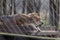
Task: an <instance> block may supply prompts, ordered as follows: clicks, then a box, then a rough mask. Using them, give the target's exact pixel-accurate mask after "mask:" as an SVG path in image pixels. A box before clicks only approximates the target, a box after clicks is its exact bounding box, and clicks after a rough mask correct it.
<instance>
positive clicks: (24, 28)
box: [0, 13, 42, 35]
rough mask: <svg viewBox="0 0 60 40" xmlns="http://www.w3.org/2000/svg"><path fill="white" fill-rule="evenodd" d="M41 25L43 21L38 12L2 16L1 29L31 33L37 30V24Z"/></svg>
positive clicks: (10, 31) (0, 19)
mask: <svg viewBox="0 0 60 40" xmlns="http://www.w3.org/2000/svg"><path fill="white" fill-rule="evenodd" d="M41 25H42V22H41V21H40V16H39V15H38V14H37V13H31V14H15V15H13V16H6V15H5V16H0V26H1V28H0V29H1V30H2V31H3V32H9V33H18V34H29V35H31V34H32V33H33V32H37V31H38V29H37V26H41Z"/></svg>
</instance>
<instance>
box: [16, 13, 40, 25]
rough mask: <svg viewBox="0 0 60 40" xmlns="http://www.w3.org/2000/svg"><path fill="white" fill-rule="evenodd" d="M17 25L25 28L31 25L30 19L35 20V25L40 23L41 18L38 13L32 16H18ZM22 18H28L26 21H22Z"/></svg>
mask: <svg viewBox="0 0 60 40" xmlns="http://www.w3.org/2000/svg"><path fill="white" fill-rule="evenodd" d="M17 16H18V18H17V24H19V25H22V26H25V25H28V24H29V21H30V19H33V21H34V23H36V22H39V21H40V16H39V15H38V14H37V13H31V14H18V15H17ZM21 16H24V17H26V18H27V19H26V21H22V20H23V18H21Z"/></svg>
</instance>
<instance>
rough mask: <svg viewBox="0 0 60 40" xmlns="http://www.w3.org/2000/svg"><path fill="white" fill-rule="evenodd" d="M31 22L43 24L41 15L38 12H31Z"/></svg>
mask: <svg viewBox="0 0 60 40" xmlns="http://www.w3.org/2000/svg"><path fill="white" fill-rule="evenodd" d="M29 16H30V19H31V22H32V23H34V24H35V25H36V26H41V25H42V24H43V23H42V22H41V19H40V15H39V14H38V13H32V14H29Z"/></svg>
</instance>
